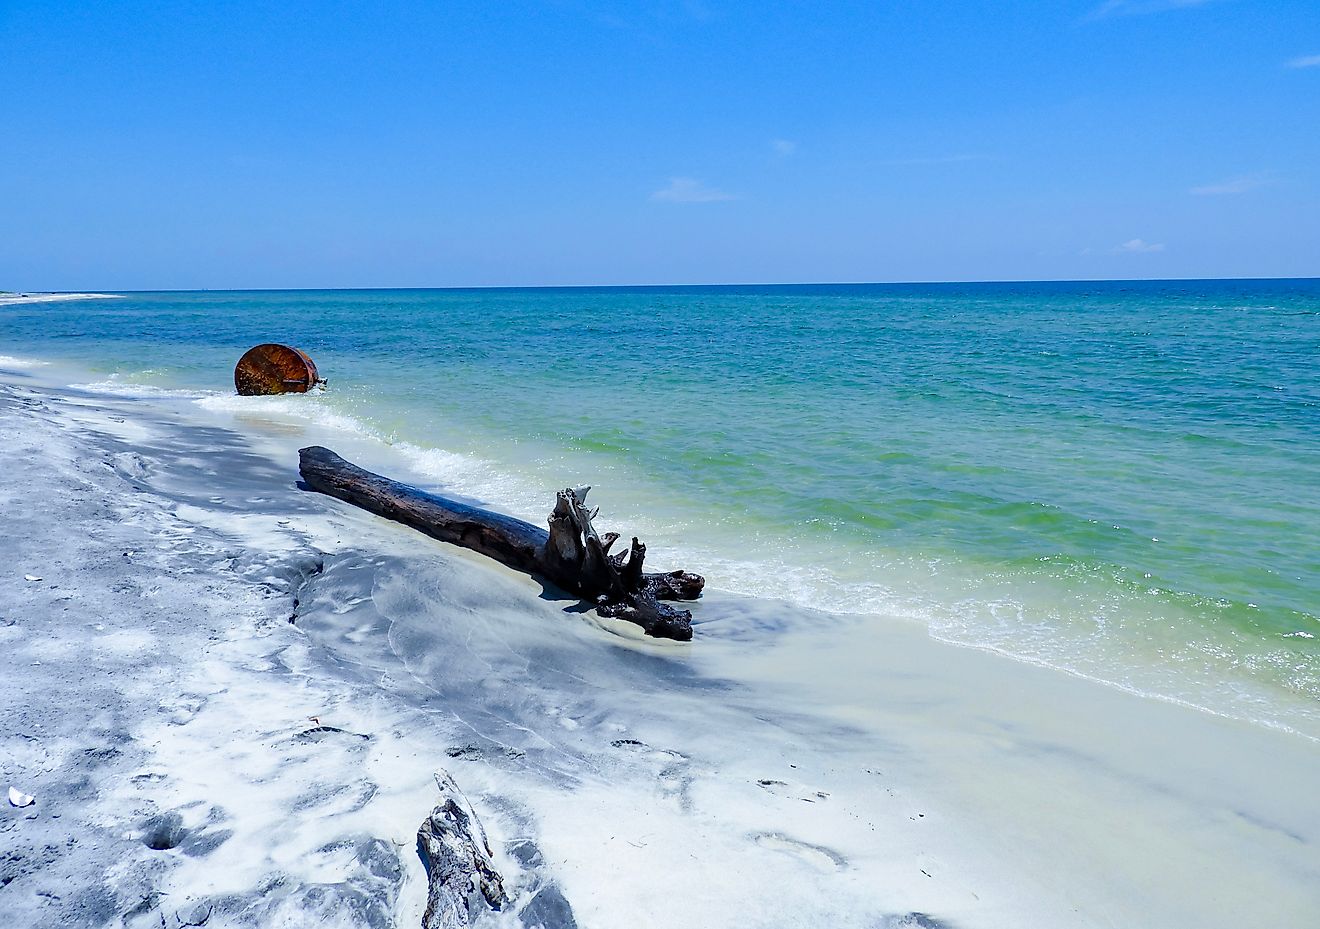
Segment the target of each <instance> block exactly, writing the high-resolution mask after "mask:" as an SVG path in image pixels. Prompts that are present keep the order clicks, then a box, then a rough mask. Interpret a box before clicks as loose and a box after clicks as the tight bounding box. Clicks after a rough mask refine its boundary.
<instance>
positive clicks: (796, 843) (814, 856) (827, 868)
mask: <svg viewBox="0 0 1320 929" xmlns="http://www.w3.org/2000/svg"><path fill="white" fill-rule="evenodd" d="M752 840H753V841H754V842H756V844H757V845H759V846H761V847H762V848H769V849H772V850H774V851H777V852H783V853H784V854H786V855H792V856H793V857H795V858H798V859H799V860H801V861H804V862H806V863H807V864H809V865H811V866H812V867H813V868H815V869H816V870H818V871H821V872H822V873H826V874H828V873H830V872H832V871H842V870H843V869H844V868H846V867H848V859H846V858H844V857H843V856H842V855H840V854H839V853H838V852H836V851H835V850H834V849H832V848H826V847H825V846H823V845H812V844H811V843H810V842H803V841H801V840H800V839H795V838H793V837H792V836H787V835H784V834H783V833H782V832H758V833H754V834H753V835H752Z"/></svg>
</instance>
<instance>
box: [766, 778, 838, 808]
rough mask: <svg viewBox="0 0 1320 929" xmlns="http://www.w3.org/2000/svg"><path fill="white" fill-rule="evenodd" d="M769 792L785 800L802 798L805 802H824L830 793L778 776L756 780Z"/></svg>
mask: <svg viewBox="0 0 1320 929" xmlns="http://www.w3.org/2000/svg"><path fill="white" fill-rule="evenodd" d="M756 786H757V787H760V788H761V789H762V790H764V791H765V792H766V793H768V794H773V795H774V796H776V797H783V798H784V799H785V800H801V801H803V802H805V803H823V802H824V801H826V800H828V799H829V798H830V795H829V794H828V793H826V792H825V791H823V790H815V789H813V788H811V787H807V786H804V785H802V784H790V783H789V782H788V781H781V780H778V779H776V778H769V777H764V778H761V779H760V780H758V781H757V782H756Z"/></svg>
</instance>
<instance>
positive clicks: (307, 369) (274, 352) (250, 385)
mask: <svg viewBox="0 0 1320 929" xmlns="http://www.w3.org/2000/svg"><path fill="white" fill-rule="evenodd" d="M324 383H325V381H324V380H323V379H322V378H321V377H320V375H319V374H318V373H317V370H316V364H315V363H314V362H313V361H312V359H311V358H309V357H307V354H306V353H305V352H302V351H300V350H299V349H296V348H293V347H291V346H288V345H279V344H277V343H275V342H267V343H264V344H262V345H256V346H254V347H252V348H250V349H248V350H247V351H246V352H244V353H243V357H242V358H240V359H238V364H237V365H236V366H235V367H234V389H236V390H237V391H238V392H239V394H241V395H242V396H244V397H253V396H259V395H268V394H303V393H306V392H307V391H309V390H311V389H312V388H313V387H315V386H317V385H318V384H324Z"/></svg>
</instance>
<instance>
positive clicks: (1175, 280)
mask: <svg viewBox="0 0 1320 929" xmlns="http://www.w3.org/2000/svg"><path fill="white" fill-rule="evenodd" d="M1232 281H1240V282H1264V281H1320V275H1314V276H1309V275H1308V276H1302V277H1296V276H1266V277H1143V278H1139V277H1132V278H1126V277H1125V278H1062V277H1060V278H1030V279H1028V278H996V279H984V278H983V279H978V280H972V279H968V280H943V281H938V280H925V281H901V280H890V281H735V282H729V281H725V282H704V283H689V284H677V283H667V284H449V285H442V286H434V285H424V286H407V285H393V284H391V285H351V286H341V287H150V288H142V289H114V288H112V289H109V290H107V289H105V288H82V289H77V290H24V291H8V293H27V294H81V293H103V294H112V293H135V294H152V293H157V294H166V293H299V292H316V291H346V290H347V291H389V290H441V291H444V290H468V291H470V290H620V289H639V290H640V289H646V290H662V289H666V288H697V287H932V286H946V285H975V284H1180V283H1226V282H1232ZM5 292H6V291H0V293H5Z"/></svg>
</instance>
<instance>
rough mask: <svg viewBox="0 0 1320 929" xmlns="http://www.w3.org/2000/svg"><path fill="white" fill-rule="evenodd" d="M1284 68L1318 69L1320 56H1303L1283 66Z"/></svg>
mask: <svg viewBox="0 0 1320 929" xmlns="http://www.w3.org/2000/svg"><path fill="white" fill-rule="evenodd" d="M1284 67H1285V68H1320V55H1303V56H1302V57H1301V58H1294V59H1292V61H1289V62H1288V63H1287V64H1285V65H1284Z"/></svg>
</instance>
